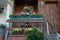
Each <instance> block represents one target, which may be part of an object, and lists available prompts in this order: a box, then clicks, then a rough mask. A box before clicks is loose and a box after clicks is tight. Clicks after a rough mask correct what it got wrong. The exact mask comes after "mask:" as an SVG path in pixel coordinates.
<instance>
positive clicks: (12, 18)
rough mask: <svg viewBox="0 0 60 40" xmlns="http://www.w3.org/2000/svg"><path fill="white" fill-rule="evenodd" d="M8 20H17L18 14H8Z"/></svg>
mask: <svg viewBox="0 0 60 40" xmlns="http://www.w3.org/2000/svg"><path fill="white" fill-rule="evenodd" d="M9 17H10V20H19V19H20V15H10V16H9Z"/></svg>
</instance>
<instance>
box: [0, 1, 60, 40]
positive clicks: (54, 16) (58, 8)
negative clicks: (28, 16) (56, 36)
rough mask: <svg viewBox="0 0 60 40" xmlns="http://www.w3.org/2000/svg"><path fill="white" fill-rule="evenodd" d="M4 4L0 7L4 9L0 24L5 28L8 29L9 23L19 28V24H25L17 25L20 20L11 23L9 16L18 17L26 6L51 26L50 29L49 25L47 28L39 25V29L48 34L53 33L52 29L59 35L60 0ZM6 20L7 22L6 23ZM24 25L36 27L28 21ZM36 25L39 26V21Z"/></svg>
mask: <svg viewBox="0 0 60 40" xmlns="http://www.w3.org/2000/svg"><path fill="white" fill-rule="evenodd" d="M4 2H5V3H4V5H3V6H2V7H0V8H4V10H3V12H2V13H1V14H0V21H1V22H0V24H5V25H7V27H10V26H9V25H10V24H9V23H13V24H12V26H14V27H16V26H18V28H19V27H20V26H21V24H25V23H26V22H25V21H22V23H18V22H21V20H20V21H18V20H17V21H11V20H10V17H9V16H10V15H11V14H15V15H19V14H21V13H23V10H24V7H26V6H27V7H30V8H31V10H32V11H33V12H34V13H36V14H41V15H43V16H44V19H43V20H45V21H47V20H48V22H49V23H50V24H51V25H52V27H50V26H51V25H50V26H49V25H47V26H48V27H43V26H46V25H45V24H41V25H43V26H41V27H42V28H45V30H46V31H47V33H48V34H49V33H54V31H53V29H54V28H55V30H56V31H57V32H58V33H60V21H59V20H60V18H59V17H60V0H5V1H4ZM7 20H9V21H8V22H7ZM15 22H16V23H15ZM26 24H31V26H36V25H35V24H34V22H33V21H29V22H28V23H26ZM36 24H37V26H40V24H39V21H38V23H36ZM52 31H53V32H52ZM10 37H12V36H10ZM9 40H10V39H9Z"/></svg>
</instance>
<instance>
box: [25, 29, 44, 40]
mask: <svg viewBox="0 0 60 40" xmlns="http://www.w3.org/2000/svg"><path fill="white" fill-rule="evenodd" d="M26 40H44V33H43V32H40V31H39V30H38V29H37V28H33V29H32V30H31V33H29V34H27V35H26Z"/></svg>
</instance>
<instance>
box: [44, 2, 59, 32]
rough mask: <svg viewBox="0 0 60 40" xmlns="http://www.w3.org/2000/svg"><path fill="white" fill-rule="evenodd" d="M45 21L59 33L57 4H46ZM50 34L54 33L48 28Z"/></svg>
mask: <svg viewBox="0 0 60 40" xmlns="http://www.w3.org/2000/svg"><path fill="white" fill-rule="evenodd" d="M45 14H46V19H47V20H48V21H49V22H50V23H51V24H52V25H53V26H54V27H55V28H56V29H57V31H59V16H58V15H59V14H58V3H46V5H45ZM49 29H50V33H52V32H54V31H53V30H52V29H53V28H50V26H49Z"/></svg>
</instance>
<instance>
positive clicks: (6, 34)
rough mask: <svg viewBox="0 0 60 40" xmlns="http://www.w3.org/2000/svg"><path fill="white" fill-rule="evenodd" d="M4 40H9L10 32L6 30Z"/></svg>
mask: <svg viewBox="0 0 60 40" xmlns="http://www.w3.org/2000/svg"><path fill="white" fill-rule="evenodd" d="M4 40H8V30H6V33H5V38H4Z"/></svg>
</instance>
